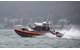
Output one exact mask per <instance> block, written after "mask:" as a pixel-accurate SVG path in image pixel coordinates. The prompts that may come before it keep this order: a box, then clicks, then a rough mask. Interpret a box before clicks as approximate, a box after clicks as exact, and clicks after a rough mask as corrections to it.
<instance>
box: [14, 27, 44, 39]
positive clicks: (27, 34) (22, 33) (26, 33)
mask: <svg viewBox="0 0 80 50" xmlns="http://www.w3.org/2000/svg"><path fill="white" fill-rule="evenodd" d="M14 31H15V32H16V33H17V34H18V35H20V36H21V37H32V36H40V35H43V34H44V33H45V32H35V31H28V30H27V29H26V30H23V29H22V28H20V29H15V30H14Z"/></svg>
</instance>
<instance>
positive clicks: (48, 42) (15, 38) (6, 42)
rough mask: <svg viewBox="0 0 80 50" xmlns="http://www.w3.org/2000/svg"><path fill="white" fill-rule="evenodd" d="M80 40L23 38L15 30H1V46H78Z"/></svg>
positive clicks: (38, 37)
mask: <svg viewBox="0 0 80 50" xmlns="http://www.w3.org/2000/svg"><path fill="white" fill-rule="evenodd" d="M78 47H80V40H79V39H78V40H77V39H63V38H50V37H48V36H45V35H43V36H37V37H26V38H22V37H20V36H19V35H17V34H16V33H15V32H14V31H13V30H7V29H5V30H4V29H3V30H2V29H1V30H0V48H78Z"/></svg>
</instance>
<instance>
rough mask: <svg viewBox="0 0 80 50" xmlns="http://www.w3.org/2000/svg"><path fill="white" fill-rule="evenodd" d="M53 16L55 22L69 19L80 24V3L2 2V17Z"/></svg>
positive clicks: (0, 8) (0, 11)
mask: <svg viewBox="0 0 80 50" xmlns="http://www.w3.org/2000/svg"><path fill="white" fill-rule="evenodd" d="M38 16H45V17H46V16H52V17H53V21H57V20H58V19H61V18H67V19H69V20H70V21H71V23H73V24H77V25H79V24H80V22H79V21H80V2H61V1H60V2H58V1H57V2H55V1H47V2H41V1H32V2H31V1H30V2H29V1H23V2H22V1H21V2H20V1H16V2H13V1H12V2H9V1H7V2H5V1H4V2H1V1H0V18H1V17H12V18H14V17H30V18H33V17H38Z"/></svg>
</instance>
